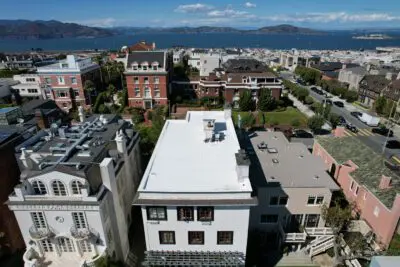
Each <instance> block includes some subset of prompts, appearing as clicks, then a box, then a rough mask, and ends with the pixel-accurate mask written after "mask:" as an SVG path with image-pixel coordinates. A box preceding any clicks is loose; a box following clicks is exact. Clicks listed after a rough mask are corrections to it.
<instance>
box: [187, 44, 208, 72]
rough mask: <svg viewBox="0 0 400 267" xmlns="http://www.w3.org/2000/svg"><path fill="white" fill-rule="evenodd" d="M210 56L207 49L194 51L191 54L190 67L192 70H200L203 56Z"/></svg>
mask: <svg viewBox="0 0 400 267" xmlns="http://www.w3.org/2000/svg"><path fill="white" fill-rule="evenodd" d="M206 54H208V50H207V49H192V50H191V51H190V52H189V60H188V65H189V66H191V67H192V68H196V69H198V70H200V67H201V58H200V57H201V55H206Z"/></svg>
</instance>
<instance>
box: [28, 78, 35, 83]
mask: <svg viewBox="0 0 400 267" xmlns="http://www.w3.org/2000/svg"><path fill="white" fill-rule="evenodd" d="M35 81H36V80H35V78H26V82H27V83H29V82H35Z"/></svg>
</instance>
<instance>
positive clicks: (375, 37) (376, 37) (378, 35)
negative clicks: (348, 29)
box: [352, 33, 392, 40]
mask: <svg viewBox="0 0 400 267" xmlns="http://www.w3.org/2000/svg"><path fill="white" fill-rule="evenodd" d="M352 38H353V39H360V40H386V39H392V37H390V36H389V35H386V34H381V33H373V34H367V35H360V36H353V37H352Z"/></svg>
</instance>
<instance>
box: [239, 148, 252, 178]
mask: <svg viewBox="0 0 400 267" xmlns="http://www.w3.org/2000/svg"><path fill="white" fill-rule="evenodd" d="M235 157H236V173H237V176H238V182H239V183H244V182H245V181H246V180H249V169H250V159H249V157H248V156H247V154H246V151H245V150H244V149H240V150H239V151H238V153H236V154H235Z"/></svg>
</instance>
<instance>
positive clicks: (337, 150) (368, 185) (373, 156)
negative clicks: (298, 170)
mask: <svg viewBox="0 0 400 267" xmlns="http://www.w3.org/2000/svg"><path fill="white" fill-rule="evenodd" d="M313 153H314V155H317V156H319V157H320V158H322V160H323V161H324V162H325V169H326V170H328V171H329V172H330V174H331V176H332V177H333V178H334V180H335V181H336V182H337V183H338V184H339V185H340V187H341V188H342V190H343V193H344V194H345V196H346V198H347V200H348V201H349V202H350V203H354V204H355V210H354V212H355V213H356V214H357V217H359V218H360V219H362V220H364V221H365V222H366V223H367V224H368V225H369V226H370V227H371V229H372V231H373V233H374V236H375V238H374V239H375V242H376V243H377V244H379V245H380V246H381V247H387V246H388V245H389V243H390V241H391V240H392V237H393V234H394V233H395V232H396V231H398V230H399V228H398V227H399V216H400V194H399V193H400V187H399V185H400V178H399V175H398V170H399V168H398V163H397V162H391V161H388V160H386V159H385V158H383V157H382V156H381V155H378V154H377V153H375V152H374V151H373V150H372V149H371V148H369V147H368V146H366V145H364V144H363V143H362V142H361V141H359V140H358V139H357V138H353V137H336V138H331V137H318V138H317V139H316V141H315V143H314V149H313Z"/></svg>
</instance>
